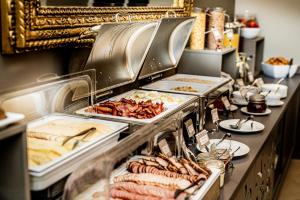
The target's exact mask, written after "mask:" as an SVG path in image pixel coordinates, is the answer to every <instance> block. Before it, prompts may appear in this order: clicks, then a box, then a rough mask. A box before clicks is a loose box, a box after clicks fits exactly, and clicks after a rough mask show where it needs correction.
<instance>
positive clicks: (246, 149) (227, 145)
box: [210, 139, 250, 158]
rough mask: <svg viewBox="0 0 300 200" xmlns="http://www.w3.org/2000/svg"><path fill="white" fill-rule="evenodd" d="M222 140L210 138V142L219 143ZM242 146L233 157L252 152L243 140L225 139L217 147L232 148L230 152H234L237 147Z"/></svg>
mask: <svg viewBox="0 0 300 200" xmlns="http://www.w3.org/2000/svg"><path fill="white" fill-rule="evenodd" d="M219 141H220V139H212V140H210V143H211V144H213V143H215V144H216V143H218V142H219ZM239 147H240V149H239V150H237V151H236V152H235V153H234V155H233V157H234V158H235V157H241V156H245V155H247V154H248V153H249V152H250V148H249V147H248V146H247V145H246V144H244V143H241V142H238V141H235V140H223V141H222V142H221V143H220V144H218V146H217V149H230V151H229V152H230V154H231V153H233V152H234V151H235V150H236V149H238V148H239Z"/></svg>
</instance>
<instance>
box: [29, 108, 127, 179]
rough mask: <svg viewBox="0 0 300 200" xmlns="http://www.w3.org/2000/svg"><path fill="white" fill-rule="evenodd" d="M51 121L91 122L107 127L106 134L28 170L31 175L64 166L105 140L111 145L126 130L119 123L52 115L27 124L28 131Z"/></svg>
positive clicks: (124, 125)
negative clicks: (110, 142)
mask: <svg viewBox="0 0 300 200" xmlns="http://www.w3.org/2000/svg"><path fill="white" fill-rule="evenodd" d="M53 120H72V121H78V122H93V123H96V124H100V125H105V127H108V129H107V132H105V133H103V134H102V135H101V136H99V137H97V138H96V139H94V140H93V141H90V142H87V143H86V144H83V145H82V146H79V147H77V148H75V149H74V150H72V151H70V152H68V153H66V154H64V155H62V156H60V157H59V158H57V159H54V160H52V161H50V162H48V163H46V164H44V165H39V166H35V167H31V168H30V169H29V170H30V172H31V174H32V175H38V174H39V173H42V174H43V173H46V172H48V171H49V170H54V169H55V168H58V167H62V166H65V164H66V163H67V162H69V161H70V160H72V159H75V158H76V157H78V156H80V155H82V154H86V153H89V152H90V151H91V150H92V149H93V148H95V147H97V146H99V145H101V143H102V142H104V141H106V140H111V141H112V143H113V140H114V141H115V140H118V136H119V133H120V132H121V131H123V130H125V129H127V128H128V124H125V123H119V122H111V121H106V120H98V119H97V120H96V119H88V118H83V117H78V116H77V117H76V116H70V115H63V114H52V115H49V116H45V117H43V118H40V119H37V120H34V121H32V122H30V123H29V124H28V129H30V128H33V127H37V126H39V125H43V124H47V123H49V122H51V121H53Z"/></svg>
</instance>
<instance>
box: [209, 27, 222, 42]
mask: <svg viewBox="0 0 300 200" xmlns="http://www.w3.org/2000/svg"><path fill="white" fill-rule="evenodd" d="M211 31H212V33H213V35H214V38H215V40H216V41H218V40H221V39H222V35H221V33H220V32H219V30H218V29H216V28H212V29H211Z"/></svg>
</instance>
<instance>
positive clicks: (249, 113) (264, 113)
mask: <svg viewBox="0 0 300 200" xmlns="http://www.w3.org/2000/svg"><path fill="white" fill-rule="evenodd" d="M241 111H242V113H245V114H248V115H256V116H264V115H269V114H271V112H272V111H271V110H270V109H269V108H267V110H266V111H265V112H263V113H254V112H248V110H247V107H242V108H241Z"/></svg>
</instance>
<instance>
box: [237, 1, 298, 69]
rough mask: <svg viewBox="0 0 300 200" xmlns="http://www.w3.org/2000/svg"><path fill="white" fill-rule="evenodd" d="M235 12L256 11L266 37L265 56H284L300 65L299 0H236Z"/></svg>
mask: <svg viewBox="0 0 300 200" xmlns="http://www.w3.org/2000/svg"><path fill="white" fill-rule="evenodd" d="M235 10H236V13H237V14H239V13H243V12H244V11H245V10H249V11H250V12H251V13H256V16H257V18H258V20H259V23H260V25H261V28H262V33H261V35H263V36H265V50H264V51H265V52H264V58H265V59H267V58H269V57H270V56H285V57H287V58H291V57H293V58H294V63H299V64H300V51H299V47H300V39H299V35H300V21H299V19H300V12H299V10H300V1H299V0H284V1H281V0H251V1H249V0H236V6H235Z"/></svg>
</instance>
